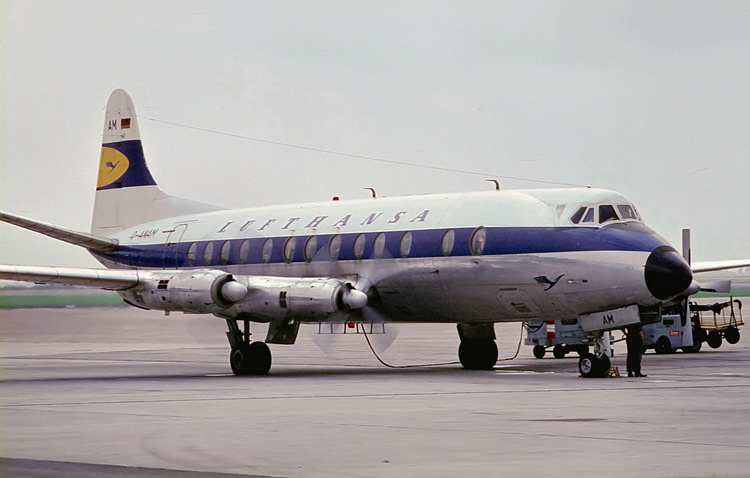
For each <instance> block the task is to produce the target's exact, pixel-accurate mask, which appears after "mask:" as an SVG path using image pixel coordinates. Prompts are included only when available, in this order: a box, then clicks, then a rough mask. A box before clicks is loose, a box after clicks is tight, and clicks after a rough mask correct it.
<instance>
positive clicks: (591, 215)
mask: <svg viewBox="0 0 750 478" xmlns="http://www.w3.org/2000/svg"><path fill="white" fill-rule="evenodd" d="M581 222H594V208H593V207H590V208H588V209H587V210H586V216H585V217H584V218H583V221H581Z"/></svg>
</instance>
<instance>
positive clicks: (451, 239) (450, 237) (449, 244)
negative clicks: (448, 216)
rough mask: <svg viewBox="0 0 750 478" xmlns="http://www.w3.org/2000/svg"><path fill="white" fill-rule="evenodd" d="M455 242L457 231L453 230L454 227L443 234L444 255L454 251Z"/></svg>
mask: <svg viewBox="0 0 750 478" xmlns="http://www.w3.org/2000/svg"><path fill="white" fill-rule="evenodd" d="M455 243H456V233H455V232H453V229H449V230H448V231H446V233H445V234H443V242H442V244H441V246H442V249H443V255H444V256H449V255H451V252H453V245H454V244H455Z"/></svg>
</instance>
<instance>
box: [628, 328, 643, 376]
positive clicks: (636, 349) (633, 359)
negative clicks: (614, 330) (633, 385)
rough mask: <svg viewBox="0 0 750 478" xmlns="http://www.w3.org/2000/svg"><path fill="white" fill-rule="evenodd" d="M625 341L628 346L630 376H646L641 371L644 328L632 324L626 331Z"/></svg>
mask: <svg viewBox="0 0 750 478" xmlns="http://www.w3.org/2000/svg"><path fill="white" fill-rule="evenodd" d="M625 343H626V344H627V346H628V359H627V368H628V377H645V376H646V375H644V374H642V373H641V353H642V352H643V329H642V328H641V326H640V325H632V326H630V327H628V329H627V331H626V332H625Z"/></svg>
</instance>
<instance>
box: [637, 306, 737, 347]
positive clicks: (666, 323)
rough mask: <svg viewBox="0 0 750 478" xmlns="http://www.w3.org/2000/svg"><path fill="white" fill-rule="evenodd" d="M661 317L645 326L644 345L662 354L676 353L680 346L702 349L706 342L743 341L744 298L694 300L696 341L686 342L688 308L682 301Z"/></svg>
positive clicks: (718, 344)
mask: <svg viewBox="0 0 750 478" xmlns="http://www.w3.org/2000/svg"><path fill="white" fill-rule="evenodd" d="M665 312H666V313H665V314H663V315H662V318H661V320H660V321H658V322H656V323H654V324H648V325H644V326H643V335H644V337H643V347H644V351H645V350H647V349H654V351H655V352H656V353H658V354H666V353H672V352H674V351H676V350H678V349H681V350H682V351H683V352H688V353H690V352H698V351H700V350H701V347H702V345H703V342H705V343H707V344H708V346H709V347H711V348H713V349H717V348H719V347H721V344H722V341H723V340H726V341H727V343H729V344H736V343H737V342H739V341H740V330H739V327H740V326H741V325H744V322H743V320H742V302H740V301H739V300H738V299H733V298H731V297H730V298H729V300H728V301H726V302H716V303H714V304H710V305H703V304H696V303H694V302H690V323H691V326H692V328H693V345H692V346H685V345H684V342H685V340H684V337H685V333H684V332H685V329H686V320H685V315H686V314H685V310H684V308H683V307H682V306H681V305H678V306H675V307H674V308H670V309H668V310H665Z"/></svg>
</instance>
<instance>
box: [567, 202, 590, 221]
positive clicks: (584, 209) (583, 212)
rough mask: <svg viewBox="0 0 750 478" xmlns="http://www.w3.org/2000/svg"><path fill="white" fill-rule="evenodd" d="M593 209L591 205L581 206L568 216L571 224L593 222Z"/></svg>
mask: <svg viewBox="0 0 750 478" xmlns="http://www.w3.org/2000/svg"><path fill="white" fill-rule="evenodd" d="M594 212H595V209H594V208H593V207H591V206H581V207H580V208H579V209H578V210H577V211H576V212H575V214H573V215H572V216H571V217H570V222H572V223H573V224H584V223H587V222H588V223H592V222H594Z"/></svg>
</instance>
